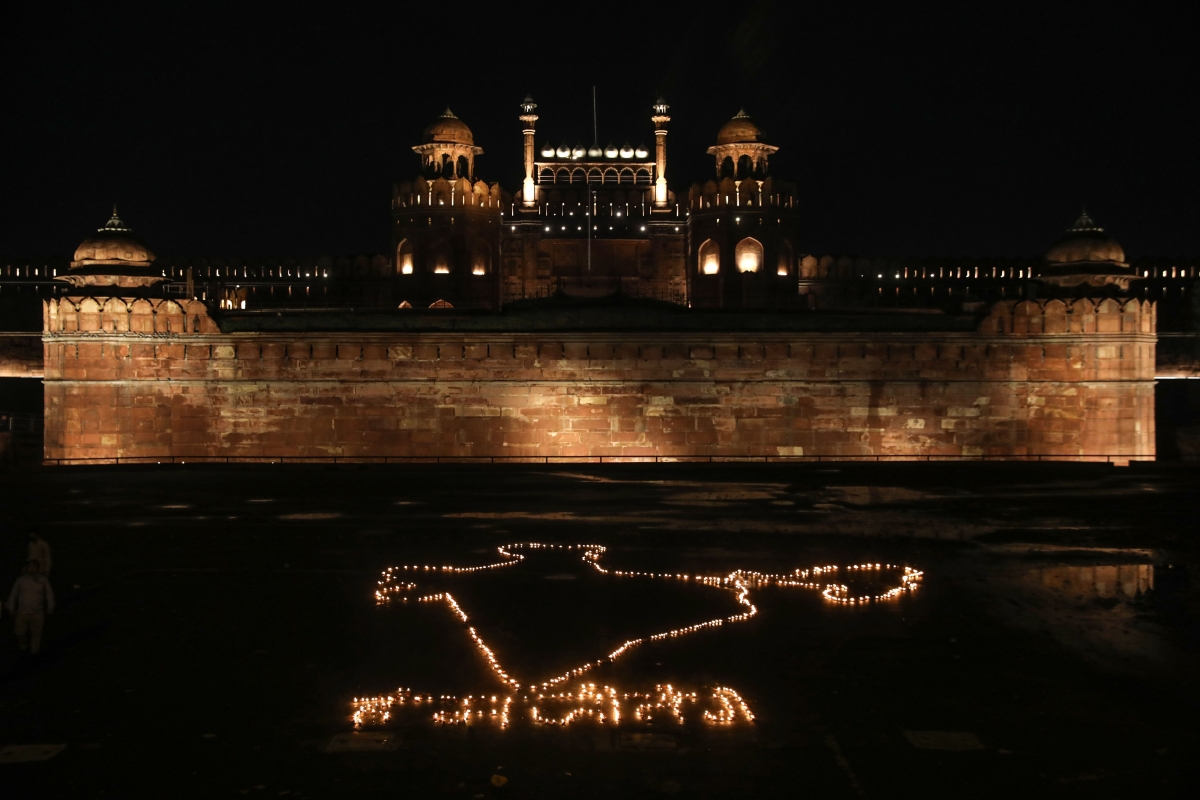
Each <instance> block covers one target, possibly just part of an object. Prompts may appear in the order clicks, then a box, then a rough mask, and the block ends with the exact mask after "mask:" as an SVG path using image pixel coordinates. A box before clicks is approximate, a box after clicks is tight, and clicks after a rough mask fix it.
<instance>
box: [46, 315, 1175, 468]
mask: <svg viewBox="0 0 1200 800" xmlns="http://www.w3.org/2000/svg"><path fill="white" fill-rule="evenodd" d="M139 302H145V301H139ZM50 305H56V306H57V307H55V308H49V307H48V308H47V315H46V319H47V333H46V337H45V360H46V457H47V459H65V460H86V459H113V458H122V459H127V458H147V459H151V460H154V459H158V458H164V457H172V458H177V459H180V458H183V459H196V460H199V459H201V458H205V457H222V458H224V457H234V458H278V457H292V458H323V457H330V456H337V457H342V458H354V459H364V460H367V459H373V458H383V457H393V458H404V457H430V456H440V457H464V458H465V457H535V458H541V457H545V456H549V457H566V458H589V457H597V456H606V457H647V456H664V457H689V456H701V457H705V456H712V457H746V456H765V457H794V456H814V455H820V456H874V455H885V456H924V455H933V456H950V457H963V456H967V457H970V456H1009V457H1023V456H1031V455H1040V456H1055V457H1061V458H1077V457H1086V456H1125V457H1135V458H1152V457H1153V454H1154V381H1153V378H1154V347H1155V345H1154V341H1155V337H1154V333H1153V330H1154V328H1153V326H1154V308H1153V306H1152V305H1151V304H1149V303H1147V304H1145V305H1142V304H1136V303H1134V304H1131V305H1128V306H1126V307H1124V308H1122V307H1120V306H1116V307H1115V308H1113V307H1109V306H1103V305H1102V306H1101V307H1100V308H1096V307H1093V306H1091V305H1090V304H1088V305H1087V306H1080V307H1079V308H1078V309H1074V308H1073V309H1070V310H1068V311H1067V313H1064V314H1061V315H1060V314H1059V313H1058V311H1059V309H1058V307H1057V306H1055V307H1053V308H1051V309H1047V308H1046V307H1045V306H1043V305H1039V304H1036V303H1022V304H1020V305H1016V304H999V305H998V306H997V308H996V309H995V310H994V312H993V314H992V316H991V317H989V318H988V320H986V321H985V323H984V324H983V326H982V330H981V332H980V333H977V334H873V335H870V336H866V335H858V334H772V335H761V334H757V335H751V334H720V335H714V334H705V333H697V334H647V333H640V334H631V333H623V334H603V333H597V334H572V335H562V334H558V335H537V336H533V335H511V334H495V335H476V336H464V335H461V334H453V333H440V334H404V333H388V334H382V333H381V334H363V333H357V334H345V335H326V334H296V335H293V336H281V335H274V334H272V335H266V334H232V335H222V334H220V333H217V332H216V328H215V326H213V324H212V322H211V320H209V319H208V318H207V316H204V317H201V316H200V315H199V312H202V309H197V308H195V307H189V308H188V309H186V314H185V313H183V312H184V309H179V313H176V312H175V310H174V309H173V308H171V307H169V306H167V305H166V304H162V305H160V306H158V307H156V308H153V309H152V310H153V311H155V312H156V313H154V314H152V315H151V316H152V317H153V319H151V320H149V321H147V320H146V319H145V318H144V317H145V312H144V310H142V311H134V310H132V309H131V307H130V305H129V304H126V305H125V306H124V307H125V308H126V309H127V310H126V311H122V310H121V308H118V307H116V306H115V305H114V306H113V307H112V308H111V309H99V308H97V309H92V308H91V307H90V306H89V307H88V309H87V310H86V311H85V310H83V308H82V306H80V307H79V309H78V310H76V305H75V304H74V303H70V302H68V301H66V300H62V301H58V302H57V303H55V302H54V301H51V304H50ZM197 305H198V304H197ZM1114 305H1115V304H1114ZM1047 311H1049V312H1050V313H1047ZM122 314H124V315H125V316H126V317H129V318H130V319H129V320H127V322H128V326H127V327H126V328H121V327H120V326H121V324H122V323H121V321H120V315H122ZM85 315H90V316H86V319H85ZM1060 316H1062V317H1063V318H1064V319H1063V320H1061V321H1062V323H1063V325H1062V332H1055V333H1049V332H1046V329H1047V327H1054V328H1057V327H1058V325H1059V322H1060V320H1059V317H1060ZM168 319H176V320H177V321H178V325H179V326H180V327H176V326H175V325H172V326H171V333H167V332H166V327H167V324H166V323H167V320H168ZM183 319H186V320H187V322H186V329H184V328H183V327H182V326H183V325H185V323H184V322H182V320H183ZM113 325H116V326H117V328H118V329H117V330H116V331H115V332H114V331H113V329H112V326H113ZM1033 328H1038V331H1040V332H1032V333H1031V332H1030V331H1031V330H1032V329H1033ZM1014 329H1015V330H1014ZM159 330H161V332H160V333H155V332H154V331H159ZM176 330H182V331H183V332H180V333H175V331H176ZM139 331H141V332H140V333H139ZM1072 331H1074V332H1072Z"/></svg>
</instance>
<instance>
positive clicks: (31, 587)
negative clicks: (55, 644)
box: [7, 559, 54, 656]
mask: <svg viewBox="0 0 1200 800" xmlns="http://www.w3.org/2000/svg"><path fill="white" fill-rule="evenodd" d="M7 606H8V610H9V611H11V612H12V614H13V616H14V617H15V618H16V622H15V625H14V628H15V630H16V633H17V646H18V647H19V648H21V649H22V650H26V649H28V650H29V652H30V653H32V654H33V655H35V656H36V655H37V654H38V651H39V650H41V649H42V630H43V628H44V627H45V625H46V615H47V614H53V613H54V590H53V589H51V588H50V581H49V579H47V578H46V576H45V575H44V574H43V573H42V571H41V565H40V564H38V562H37V561H34V560H32V559H31V560H29V561H27V562H25V572H24V574H22V575H21V577H19V578H17V581H16V583H14V584H13V588H12V592H10V593H9V595H8V603H7ZM27 638H28V642H26V639H27Z"/></svg>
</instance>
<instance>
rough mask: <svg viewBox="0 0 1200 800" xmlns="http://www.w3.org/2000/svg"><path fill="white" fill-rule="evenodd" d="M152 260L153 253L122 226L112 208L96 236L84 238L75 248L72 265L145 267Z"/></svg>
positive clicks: (130, 231)
mask: <svg viewBox="0 0 1200 800" xmlns="http://www.w3.org/2000/svg"><path fill="white" fill-rule="evenodd" d="M153 260H154V253H151V252H150V248H148V247H146V245H144V244H143V243H142V242H141V240H139V239H138V238H137V237H136V236H134V235H133V231H132V230H130V229H129V228H127V227H126V226H125V223H124V222H122V221H121V218H120V217H118V216H117V209H116V208H115V207H114V208H113V215H112V219H110V220H109V221H108V222H106V223H105V224H104V227H103V228H99V229H97V231H96V235H94V236H89V237H88V238H87V239H84V241H83V244H81V245H79V247H78V248H76V250H75V261H74V264H73V265H72V266H88V265H91V264H116V265H128V266H142V267H148V266H150V262H151V261H153Z"/></svg>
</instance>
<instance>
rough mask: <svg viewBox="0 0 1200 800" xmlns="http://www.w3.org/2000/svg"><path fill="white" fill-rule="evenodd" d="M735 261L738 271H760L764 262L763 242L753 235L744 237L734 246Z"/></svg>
mask: <svg viewBox="0 0 1200 800" xmlns="http://www.w3.org/2000/svg"><path fill="white" fill-rule="evenodd" d="M733 261H734V263H735V264H737V269H738V272H758V271H759V270H761V269H762V263H763V246H762V243H761V242H759V241H758V239H755V238H753V237H751V236H747V237H746V238H745V239H742V240H741V241H740V242H738V244H737V247H736V248H734V251H733Z"/></svg>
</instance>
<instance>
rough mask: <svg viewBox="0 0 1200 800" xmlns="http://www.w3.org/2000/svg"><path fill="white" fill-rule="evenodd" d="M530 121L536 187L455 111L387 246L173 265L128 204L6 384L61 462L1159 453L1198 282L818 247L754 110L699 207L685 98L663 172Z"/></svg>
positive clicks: (8, 352) (1112, 249) (50, 295)
mask: <svg viewBox="0 0 1200 800" xmlns="http://www.w3.org/2000/svg"><path fill="white" fill-rule="evenodd" d="M536 108H537V106H536V104H534V103H533V101H532V100H530V99H529V98H526V100H525V102H524V103H522V104H521V106H520V115H519V120H520V122H521V125H522V137H523V145H524V146H523V158H524V180H523V182H522V183H521V185H520V187H519V188H518V189H517V190H516V191H515V192H512V193H510V192H508V191H507V190H505V189H504V188H503V187H502V186H500V185H499V184H498V183H487V182H485V181H484V180H482V179H481V178H480V177H478V175H477V174H476V168H477V160H478V159H479V157H480V156H482V155H483V148H482V147H479V146H478V145H477V144H476V143H475V140H474V136H473V134H472V132H471V131H470V129H469V128H468V127H467V126H466V125H465V123H463V122H462V121H461V120H459V119H458V118H457V117H456V116H455V115H454V114H452V113H451V112H450V111H449V110H447V112H446V113H445V114H443V115H442V116H441V117H439V118H438V119H437V120H435V121H434V122H433V123H432V124H431V125H430V126H429V127H428V128H427V129H426V130H425V132H424V134H423V136H422V140H421V142H420V143H419V144H417V145H415V146H413V148H412V149H413V151H414V152H415V154H416V155H417V157H418V161H419V166H418V170H417V174H416V175H415V176H412V177H410V178H408V179H405V180H402V181H400V182H397V183H396V184H395V186H394V190H393V196H392V203H391V211H392V220H391V251H390V253H386V254H383V255H379V256H373V257H357V258H353V259H349V258H346V259H328V258H310V259H285V260H278V261H266V260H257V261H255V260H251V261H246V260H239V259H182V258H174V259H159V258H158V257H157V256H156V255H155V254H154V253H152V252H151V251H150V249H149V248H148V247H147V246H146V245H145V244H144V243H143V242H142V241H141V240H140V239H139V238H137V237H136V236H134V235H133V232H132V231H131V230H130V229H129V228H128V227H127V226H126V225H125V224H124V222H122V221H121V219H120V218H119V217H118V216H117V215H116V213H115V211H114V214H113V216H112V219H110V220H109V222H108V223H107V224H106V225H105V226H104V227H102V228H101V229H99V230H98V231H97V233H96V234H95V235H93V236H92V237H89V238H88V239H87V240H86V241H84V243H83V244H81V245H80V247H79V248H78V249H77V251H76V253H75V257H74V259H73V260H72V261H71V262H70V263H69V264H68V263H65V262H62V263H58V262H46V263H43V264H40V265H35V266H33V267H32V268H31V267H30V266H28V265H26V266H25V267H24V270H25V273H26V274H25V281H26V283H28V284H29V286H32V287H33V288H34V296H35V297H36V299H37V300H38V301H40V303H41V305H42V321H41V326H40V327H41V328H42V333H41V339H42V352H41V358H40V360H38V359H36V358H30V354H29V347H28V344H29V343H28V342H27V341H25V340H24V339H23V338H21V337H19V336H16V335H15V334H14V335H13V336H11V337H9V338H10V339H11V341H10V342H8V346H3V345H2V343H0V351H3V352H0V356H2V357H0V369H5V370H9V371H10V372H11V373H12V374H14V375H15V374H18V373H19V374H24V375H28V374H39V375H42V376H43V379H44V385H45V457H46V459H47V461H49V462H51V463H98V462H111V461H122V462H124V461H138V460H150V461H161V460H174V461H183V460H205V459H217V460H286V459H308V460H325V459H339V460H360V461H377V460H411V459H493V460H495V459H501V460H508V459H513V460H543V461H544V460H554V459H564V460H595V459H678V460H687V459H811V458H962V459H970V458H1030V459H1039V458H1049V459H1087V460H1111V461H1117V462H1127V461H1129V460H1132V459H1150V458H1154V455H1155V419H1154V385H1155V378H1156V370H1158V369H1161V367H1162V364H1161V363H1160V362H1162V358H1161V357H1160V356H1159V352H1158V351H1159V349H1160V348H1159V340H1158V332H1159V328H1160V324H1159V313H1160V305H1161V306H1162V307H1163V308H1165V309H1166V313H1167V319H1168V323H1169V324H1172V325H1176V326H1179V325H1181V324H1182V325H1183V326H1186V324H1188V323H1187V322H1186V319H1188V316H1187V312H1186V310H1184V311H1181V309H1186V307H1187V299H1185V297H1186V292H1187V290H1188V288H1189V286H1190V284H1189V283H1188V282H1189V281H1191V280H1193V279H1194V277H1195V268H1196V267H1195V265H1194V264H1190V263H1183V262H1181V263H1180V264H1178V265H1173V266H1171V267H1170V276H1169V278H1168V276H1167V267H1166V266H1164V265H1160V264H1154V265H1150V264H1139V263H1130V262H1128V261H1126V259H1125V255H1124V252H1123V250H1122V249H1121V247H1120V246H1119V245H1118V244H1117V243H1116V242H1115V241H1114V240H1112V239H1111V237H1109V236H1108V235H1107V234H1105V232H1104V231H1103V230H1102V229H1101V228H1100V227H1099V226H1098V225H1096V224H1095V222H1093V221H1092V220H1091V218H1090V217H1089V216H1088V215H1087V214H1086V213H1085V214H1083V215H1081V216H1080V218H1079V219H1078V220H1077V221H1076V223H1075V224H1074V225H1072V226H1071V227H1070V229H1068V231H1067V232H1066V235H1065V236H1064V237H1062V239H1061V240H1060V241H1059V242H1058V243H1057V244H1055V245H1054V246H1053V247H1051V248H1050V249H1049V250H1048V251H1047V253H1046V254H1045V256H1044V257H1042V258H1039V259H1003V260H990V261H981V260H976V261H948V260H940V261H938V260H903V259H900V260H897V259H891V260H889V259H864V258H851V257H845V256H842V257H833V256H818V255H816V254H812V253H808V252H805V248H804V246H803V237H802V225H801V220H800V218H799V213H798V211H797V206H796V188H795V186H794V185H792V184H789V183H788V182H786V181H784V180H782V179H780V178H779V177H778V176H776V175H774V174H772V172H771V169H770V165H769V161H770V157H771V156H772V155H773V154H774V153H775V152H776V151H777V150H778V148H777V147H776V146H774V145H771V144H767V143H766V141H765V139H764V136H763V134H762V131H761V130H760V129H759V127H758V126H757V125H756V124H755V123H754V121H753V120H752V119H751V118H750V117H749V116H748V115H746V114H745V113H744V112H739V113H738V114H737V115H736V116H734V117H733V118H732V119H731V120H730V121H729V122H728V123H726V125H725V126H724V127H722V129H721V130H720V131H719V132H718V135H717V141H716V144H714V145H713V147H711V148H710V149H709V151H708V152H709V154H710V155H712V156H713V157H714V168H713V172H712V173H711V174H710V175H709V176H702V179H701V180H698V181H696V182H695V183H693V184H692V185H691V187H690V188H689V189H687V190H681V191H679V192H676V191H673V190H672V189H671V188H670V186H669V185H668V183H667V180H666V165H667V138H668V136H667V126H668V123H669V122H670V117H669V116H668V114H667V111H668V107H667V105H666V104H665V103H664V102H662V101H661V100H660V101H659V102H658V103H656V104H655V105H654V106H653V108H652V115H651V117H650V121H651V123H652V124H653V135H654V147H653V148H652V149H651V148H643V147H641V146H637V147H631V146H629V145H621V146H613V145H611V144H610V145H606V146H600V145H599V144H597V143H593V144H592V145H590V146H583V145H568V144H561V145H551V144H549V143H542V144H540V145H539V144H538V141H537V136H538V131H537V127H536V124H537V121H538V115H537V114H536V113H535V111H536ZM4 269H7V270H8V271H9V272H10V273H11V272H12V270H13V267H12V266H11V265H8V266H6V267H4ZM16 269H17V273H18V277H20V272H21V267H20V266H18V267H17V268H16ZM31 270H32V272H34V273H35V275H34V276H33V277H32V278H31V276H30V275H29V273H30V271H31ZM1151 271H1153V273H1154V275H1153V276H1151ZM11 288H12V286H11V283H9V284H6V283H4V281H3V276H2V275H0V295H2V296H0V303H2V302H10V303H11V302H12V298H13V292H12V291H11ZM23 288H24V289H27V288H29V287H28V286H18V287H17V290H18V298H20V297H21V295H20V291H22V289H23ZM6 290H8V293H7V294H4V292H5V291H6ZM1172 293H1173V294H1172ZM26 294H28V292H27V293H26ZM31 299H32V298H31ZM1164 304H1165V305H1164ZM18 305H19V303H18ZM21 308H24V307H23V306H21ZM1176 318H1178V319H1176ZM1180 320H1184V322H1183V323H1180ZM5 341H8V340H5ZM22 348H24V349H22ZM1172 363H1174V362H1172ZM1180 363H1182V364H1183V366H1182V367H1179V368H1181V369H1187V368H1189V367H1188V364H1190V363H1191V362H1190V361H1188V359H1186V358H1185V359H1183V360H1182V361H1181V362H1180Z"/></svg>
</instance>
